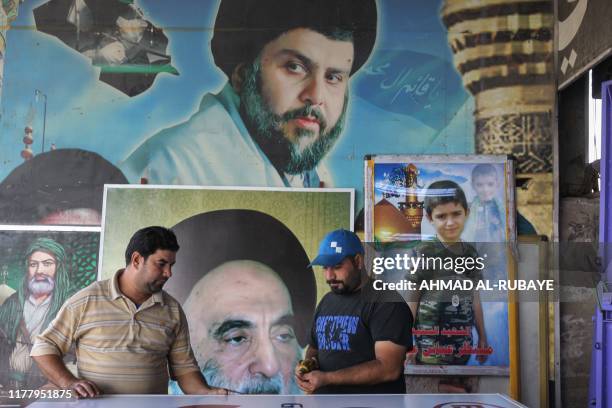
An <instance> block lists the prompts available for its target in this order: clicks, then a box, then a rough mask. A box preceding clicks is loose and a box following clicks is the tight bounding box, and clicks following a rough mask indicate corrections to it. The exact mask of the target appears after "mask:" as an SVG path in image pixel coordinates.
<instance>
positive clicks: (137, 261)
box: [130, 251, 144, 269]
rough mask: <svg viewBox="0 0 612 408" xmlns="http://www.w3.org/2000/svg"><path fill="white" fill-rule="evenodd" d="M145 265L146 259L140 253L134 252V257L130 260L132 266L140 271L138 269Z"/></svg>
mask: <svg viewBox="0 0 612 408" xmlns="http://www.w3.org/2000/svg"><path fill="white" fill-rule="evenodd" d="M143 263H144V257H143V256H142V255H140V252H138V251H134V252H132V257H131V258H130V265H132V266H133V267H134V268H136V269H138V267H139V266H140V265H141V264H143Z"/></svg>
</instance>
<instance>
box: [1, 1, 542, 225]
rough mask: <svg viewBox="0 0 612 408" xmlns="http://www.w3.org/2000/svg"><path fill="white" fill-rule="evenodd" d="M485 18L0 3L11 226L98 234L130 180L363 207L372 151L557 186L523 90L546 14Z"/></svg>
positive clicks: (339, 6) (5, 199)
mask: <svg viewBox="0 0 612 408" xmlns="http://www.w3.org/2000/svg"><path fill="white" fill-rule="evenodd" d="M485 3H487V2H483V5H482V7H475V6H474V5H473V2H471V1H467V0H459V1H458V0H434V1H429V2H408V1H403V0H378V1H376V0H332V1H331V2H330V1H329V0H316V1H311V0H290V1H276V0H183V1H181V2H180V4H176V3H174V2H168V1H163V0H25V1H24V2H18V1H12V2H3V6H4V7H5V8H7V9H9V8H10V10H7V13H8V12H9V11H10V16H11V18H10V27H11V28H10V29H9V30H8V32H7V35H6V40H7V45H6V55H5V56H4V57H5V59H4V61H5V64H4V79H5V80H4V87H3V93H2V100H1V103H2V116H1V118H0V122H1V123H0V125H1V127H2V132H0V133H1V135H0V143H1V145H2V146H3V148H2V149H0V180H3V182H2V183H0V204H1V205H4V206H6V211H5V210H3V211H1V212H0V213H1V214H3V217H5V218H7V219H6V221H5V222H10V223H26V222H36V223H38V222H41V223H42V222H51V223H68V222H72V223H80V224H96V223H98V224H99V217H96V215H97V214H98V213H99V209H98V208H97V207H96V203H98V204H99V203H100V202H101V200H102V196H101V192H100V190H101V189H99V188H97V187H99V186H101V185H103V184H104V183H120V182H130V183H136V184H140V183H149V184H167V185H177V184H182V185H211V186H262V187H322V186H323V187H346V188H355V189H356V193H357V202H358V203H361V202H362V199H363V195H362V191H363V181H362V171H361V163H362V158H363V157H364V155H365V154H370V153H377V152H386V153H387V152H388V153H414V154H421V153H446V154H450V153H474V152H475V151H476V150H479V151H480V150H486V151H495V152H498V153H510V152H513V153H514V154H515V155H516V156H517V157H518V158H519V162H520V163H521V166H522V167H521V168H522V169H524V171H525V172H528V173H538V172H540V173H541V172H544V173H545V172H549V171H551V167H550V163H549V157H548V153H547V152H548V151H549V150H550V149H549V147H550V146H552V138H550V137H548V136H547V133H546V132H545V131H544V132H543V129H544V130H546V129H545V124H543V123H542V121H540V120H539V119H537V118H536V119H534V120H526V119H525V118H524V117H523V116H524V115H523V113H524V114H525V115H532V114H533V115H535V113H534V112H536V113H537V112H539V110H538V109H540V110H541V109H544V110H546V109H549V108H547V107H546V106H545V105H546V103H547V102H546V100H547V99H546V98H545V97H543V96H542V93H541V92H539V91H537V90H536V91H532V90H531V86H532V85H533V84H532V82H533V81H531V82H529V83H528V85H525V87H523V82H524V80H529V79H531V77H532V76H537V78H538V81H536V82H537V83H538V84H539V85H542V83H543V82H546V80H547V79H546V78H545V74H546V72H547V70H548V65H547V64H548V63H547V62H546V61H547V60H546V58H547V55H548V54H547V51H546V50H547V47H548V43H549V42H550V36H548V37H547V36H532V35H531V34H530V33H532V32H540V31H542V30H546V29H547V28H546V24H547V23H548V20H547V19H546V15H547V13H546V12H545V11H544V10H543V9H542V7H540V8H535V9H533V8H529V7H527V8H524V7H519V6H520V4H519V3H516V2H515V1H508V3H509V6H508V7H498V6H497V4H499V3H500V1H499V0H495V1H493V2H491V3H492V4H494V5H495V6H491V7H486V4H485ZM535 3H545V4H548V3H549V2H548V1H540V2H535ZM517 4H518V5H517ZM500 10H501V11H500ZM530 13H536V14H537V16H544V17H542V18H543V20H542V19H540V20H541V21H540V20H538V18H535V17H534V18H532V17H531V16H530ZM550 14H551V16H552V6H551V10H550ZM536 20H537V21H540V22H538V23H537V24H536V26H537V27H533V28H531V27H530V24H531V22H532V21H536ZM492 21H496V23H495V24H493V23H491V22H492ZM497 21H499V22H497ZM514 21H519V23H520V24H519V25H518V26H516V27H515V24H514ZM491 26H495V27H499V28H500V30H501V31H500V32H490V27H491ZM550 27H552V19H551V21H550ZM513 30H514V31H516V32H517V33H520V34H521V35H513V33H514V31H513ZM525 33H527V34H529V35H527V36H525V35H524V34H525ZM534 44H535V45H534ZM505 45H507V46H505ZM510 45H511V46H510ZM515 50H517V52H516V55H514V51H515ZM497 52H499V54H500V55H497V54H496V53H497ZM534 52H537V53H538V58H539V59H540V60H543V61H544V62H542V63H541V64H540V65H541V66H540V65H538V67H537V69H535V70H532V69H531V68H530V67H531V62H530V58H531V53H534ZM551 52H552V51H551ZM481 56H486V58H484V57H481ZM481 59H482V61H481ZM523 65H525V66H526V67H527V68H529V69H527V68H526V69H523ZM508 67H512V69H508ZM541 71H542V72H543V74H541V75H540V72H541ZM540 77H541V78H540ZM542 78H544V79H542ZM549 82H550V84H551V87H552V88H554V86H552V79H551V80H550V81H549ZM546 83H548V82H546ZM508 87H510V88H512V89H511V92H510V93H508V92H506V91H507V90H508ZM538 89H539V88H538ZM480 94H483V95H484V96H485V97H486V98H485V99H482V98H481V99H479V98H478V95H480ZM485 94H486V95H485ZM473 96H474V97H473ZM509 99H510V100H509ZM532 99H533V100H532ZM543 101H544V102H543ZM533 104H536V105H537V106H535V105H534V106H532V105H533ZM550 106H552V100H551V104H550ZM475 108H476V109H475ZM512 109H514V110H516V112H514V111H512ZM473 112H476V115H477V117H475V116H474V113H473ZM513 115H514V116H513ZM502 129H503V132H502V131H501V130H502ZM509 132H510V133H511V137H506V135H508V134H510V133H509ZM373 135H376V137H373ZM487 149H489V150H487ZM65 150H77V152H73V153H67V152H65ZM66 156H68V157H66ZM75 156H76V157H75ZM238 157H239V158H240V160H236V158H238ZM551 157H552V156H551ZM83 160H85V161H86V163H87V165H86V169H87V171H84V172H78V171H76V172H66V174H63V173H62V177H59V176H57V175H56V173H61V168H62V166H63V165H64V164H65V163H67V164H73V165H74V166H81V165H84V164H82V163H83ZM84 166H85V165H84ZM109 166H110V167H109ZM89 169H94V170H95V171H90V170H89ZM114 170H116V171H114ZM117 171H118V172H119V173H120V174H118V173H117ZM123 177H125V178H123ZM37 178H40V179H41V181H40V186H39V188H34V186H32V182H33V180H34V179H37ZM63 186H66V187H63ZM68 190H69V191H72V192H73V195H71V196H68V195H67V196H66V197H63V196H62V194H52V193H53V192H56V191H59V192H66V191H68ZM39 191H40V192H41V193H40V194H39V195H40V196H41V197H40V198H39V199H37V200H41V201H42V200H44V201H42V203H41V205H40V206H38V207H36V208H35V210H36V211H33V210H32V209H31V208H30V207H31V206H32V205H33V202H36V201H37V200H31V199H30V198H29V197H30V194H29V192H39ZM77 193H81V194H80V195H79V194H77ZM83 197H88V198H89V199H90V200H93V201H94V202H93V203H92V202H88V201H87V200H86V199H84V198H83ZM49 201H50V202H49ZM20 204H24V205H20ZM25 204H27V205H25ZM359 207H361V205H359ZM45 208H47V209H48V210H45ZM359 209H360V208H358V210H359ZM64 210H69V211H68V212H66V211H64ZM90 210H93V211H90Z"/></svg>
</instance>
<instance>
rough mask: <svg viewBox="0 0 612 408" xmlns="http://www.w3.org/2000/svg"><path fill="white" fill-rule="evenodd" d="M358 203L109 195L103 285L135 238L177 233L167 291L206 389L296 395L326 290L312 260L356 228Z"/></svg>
mask: <svg viewBox="0 0 612 408" xmlns="http://www.w3.org/2000/svg"><path fill="white" fill-rule="evenodd" d="M353 199H354V192H353V190H350V189H338V190H334V189H325V190H321V189H303V188H302V189H296V190H287V189H254V188H249V189H245V188H241V189H227V188H226V189H218V188H171V187H168V188H161V187H160V188H156V187H146V186H123V187H122V186H116V187H108V190H107V192H106V200H105V213H104V225H103V238H102V248H101V256H100V259H101V267H100V278H102V279H106V278H110V277H112V276H113V275H114V273H115V272H116V271H117V270H118V269H120V268H123V267H124V266H125V261H124V254H123V252H124V251H125V247H126V245H127V243H128V241H129V239H130V236H131V235H132V234H133V233H134V232H135V231H136V230H138V229H140V228H142V227H145V226H149V225H164V226H167V227H172V229H173V230H174V232H175V233H176V235H177V239H178V243H179V245H180V249H179V251H178V253H177V257H176V264H175V266H174V268H173V276H172V277H171V278H170V280H169V281H168V282H167V283H166V285H165V286H164V289H165V290H166V291H167V292H168V293H170V294H171V295H173V296H174V297H175V298H176V299H177V300H178V301H179V302H181V304H182V305H183V308H184V310H185V314H186V316H187V320H188V323H189V329H190V337H191V344H192V347H193V350H194V353H195V356H196V359H197V360H198V364H199V366H200V368H201V369H202V372H203V374H204V376H205V377H206V379H207V381H208V382H209V383H210V384H212V385H214V386H217V387H224V388H227V389H231V390H234V391H236V392H239V393H247V394H251V393H257V394H260V393H273V394H294V393H298V392H299V389H298V388H297V386H296V384H295V377H294V374H293V373H294V369H295V366H296V364H297V360H298V359H301V358H302V353H303V348H304V347H305V346H306V344H307V338H308V335H309V333H310V327H311V322H312V317H313V315H314V310H315V306H316V304H317V302H318V300H319V299H320V298H321V297H322V296H323V295H324V294H325V293H326V292H327V291H328V290H329V287H328V285H327V284H326V283H325V279H324V277H323V275H321V274H315V273H314V272H313V268H312V267H310V266H309V264H310V260H312V259H314V257H315V256H316V253H317V248H318V243H319V241H320V240H321V239H322V238H323V237H324V236H325V235H326V234H327V233H328V232H329V231H331V230H333V229H337V228H345V229H350V228H351V227H352V219H353V217H352V216H353ZM171 391H172V392H180V391H179V388H178V387H177V386H175V385H174V384H172V386H171Z"/></svg>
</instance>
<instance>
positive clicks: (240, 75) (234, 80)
mask: <svg viewBox="0 0 612 408" xmlns="http://www.w3.org/2000/svg"><path fill="white" fill-rule="evenodd" d="M246 71H247V64H245V63H244V62H241V63H240V64H238V65H236V67H235V68H234V70H233V71H232V77H231V78H230V83H231V84H232V88H234V91H236V93H237V94H240V92H241V91H242V86H243V85H244V80H245V78H246Z"/></svg>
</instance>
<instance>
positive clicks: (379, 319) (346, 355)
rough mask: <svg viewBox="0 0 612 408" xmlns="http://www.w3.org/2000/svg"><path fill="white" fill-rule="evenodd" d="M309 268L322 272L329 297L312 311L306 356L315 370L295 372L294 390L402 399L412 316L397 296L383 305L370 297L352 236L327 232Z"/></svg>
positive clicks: (359, 248) (358, 246)
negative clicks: (311, 323)
mask: <svg viewBox="0 0 612 408" xmlns="http://www.w3.org/2000/svg"><path fill="white" fill-rule="evenodd" d="M312 265H320V266H322V267H323V271H324V274H325V280H326V282H327V283H328V284H329V286H330V288H331V292H329V293H327V294H326V295H325V296H324V297H323V299H321V301H320V302H319V305H318V306H317V310H316V311H315V316H314V322H313V325H312V329H311V338H310V340H309V345H308V348H307V350H306V361H310V362H313V361H314V362H316V364H315V369H314V370H312V371H309V372H308V368H304V365H299V366H298V367H297V368H296V378H297V383H298V385H299V387H300V388H301V389H302V390H303V391H304V392H306V393H316V394H349V393H356V394H403V393H405V392H406V385H405V382H404V377H403V371H404V360H405V358H406V352H407V351H408V350H410V349H411V348H412V334H411V331H412V314H411V312H410V309H409V308H408V306H407V305H406V303H405V302H404V301H403V300H402V299H401V297H399V295H398V296H397V297H394V298H393V299H390V300H391V301H384V302H383V301H380V299H378V298H376V297H373V296H371V295H370V292H369V291H368V290H367V289H368V287H369V283H368V277H367V273H366V271H365V268H364V249H363V246H362V245H361V241H360V240H359V238H358V237H357V235H355V234H354V233H353V232H350V231H347V230H342V229H340V230H336V231H333V232H330V233H329V234H327V236H326V237H325V238H324V239H323V241H321V244H320V245H319V254H318V255H317V257H316V258H315V259H314V260H313V261H312ZM366 293H367V294H366ZM377 299H378V300H377ZM309 368H311V367H309Z"/></svg>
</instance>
